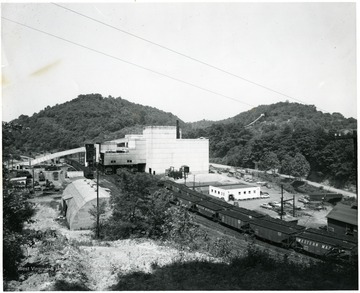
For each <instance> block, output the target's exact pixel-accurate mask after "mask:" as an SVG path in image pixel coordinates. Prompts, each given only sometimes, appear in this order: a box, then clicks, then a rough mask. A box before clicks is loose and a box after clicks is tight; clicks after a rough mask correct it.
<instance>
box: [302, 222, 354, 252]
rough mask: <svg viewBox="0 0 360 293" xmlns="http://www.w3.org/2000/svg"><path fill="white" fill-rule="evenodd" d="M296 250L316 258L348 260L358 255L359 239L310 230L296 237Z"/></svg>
mask: <svg viewBox="0 0 360 293" xmlns="http://www.w3.org/2000/svg"><path fill="white" fill-rule="evenodd" d="M295 248H297V249H300V250H301V251H305V252H307V253H309V254H313V255H316V256H322V257H324V256H333V257H340V258H348V257H350V255H351V254H356V253H357V239H356V238H354V237H350V236H346V235H338V234H335V233H333V232H328V231H321V230H318V229H313V228H309V229H307V230H305V231H304V232H303V233H300V234H299V235H297V236H296V246H295Z"/></svg>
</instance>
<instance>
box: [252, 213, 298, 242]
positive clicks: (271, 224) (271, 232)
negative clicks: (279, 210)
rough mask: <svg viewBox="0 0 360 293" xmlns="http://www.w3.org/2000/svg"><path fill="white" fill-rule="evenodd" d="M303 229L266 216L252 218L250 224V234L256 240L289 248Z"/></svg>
mask: <svg viewBox="0 0 360 293" xmlns="http://www.w3.org/2000/svg"><path fill="white" fill-rule="evenodd" d="M304 229H305V227H302V226H299V225H296V224H292V223H288V222H285V221H282V220H279V219H274V218H271V217H268V216H265V217H263V218H254V219H253V220H252V221H251V222H250V232H251V234H253V235H255V237H256V238H259V239H261V240H265V241H267V242H270V243H273V244H276V245H279V246H282V247H285V248H289V247H290V246H291V245H292V244H293V242H294V241H295V238H296V235H297V234H299V233H300V232H301V231H303V230H304Z"/></svg>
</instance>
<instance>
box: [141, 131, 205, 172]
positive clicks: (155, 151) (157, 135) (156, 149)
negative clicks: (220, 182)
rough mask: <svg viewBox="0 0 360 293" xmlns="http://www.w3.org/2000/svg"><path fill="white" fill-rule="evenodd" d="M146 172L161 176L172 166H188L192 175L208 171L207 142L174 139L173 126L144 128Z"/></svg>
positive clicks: (177, 167)
mask: <svg viewBox="0 0 360 293" xmlns="http://www.w3.org/2000/svg"><path fill="white" fill-rule="evenodd" d="M143 134H144V139H145V140H146V171H147V172H149V173H152V174H154V173H155V174H163V173H165V170H166V169H168V168H169V167H171V166H173V167H174V168H175V169H180V167H181V166H183V165H186V166H189V168H190V172H191V173H193V174H196V173H204V172H206V173H207V172H208V171H209V140H208V139H182V138H176V127H175V126H153V127H146V128H145V130H144V132H143Z"/></svg>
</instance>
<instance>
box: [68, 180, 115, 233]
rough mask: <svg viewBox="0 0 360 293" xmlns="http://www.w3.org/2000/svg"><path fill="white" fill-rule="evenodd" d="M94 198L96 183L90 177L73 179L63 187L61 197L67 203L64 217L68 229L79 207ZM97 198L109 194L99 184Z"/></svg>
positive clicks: (95, 196) (106, 196) (105, 196)
mask: <svg viewBox="0 0 360 293" xmlns="http://www.w3.org/2000/svg"><path fill="white" fill-rule="evenodd" d="M96 198H97V192H96V183H95V182H94V181H93V180H90V179H79V180H75V181H73V182H72V183H70V184H69V185H68V186H67V187H66V188H65V190H64V192H63V196H62V199H63V200H66V202H67V205H68V208H67V212H66V219H67V221H68V223H69V225H70V229H71V227H72V223H73V220H74V218H75V216H76V215H77V213H78V212H79V211H80V210H81V208H82V207H83V206H84V205H85V204H86V203H88V202H90V201H92V200H94V199H96ZM99 198H110V194H109V193H108V192H107V191H106V190H105V189H104V188H102V187H100V186H99Z"/></svg>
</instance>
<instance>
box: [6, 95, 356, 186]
mask: <svg viewBox="0 0 360 293" xmlns="http://www.w3.org/2000/svg"><path fill="white" fill-rule="evenodd" d="M262 114H263V115H262ZM176 120H179V121H180V126H181V128H182V130H183V137H184V138H198V137H207V138H209V140H210V161H212V162H218V163H224V164H229V165H233V166H241V167H247V168H254V167H255V164H256V165H258V166H259V168H260V169H263V170H270V169H278V170H280V171H281V172H284V173H285V174H291V173H292V174H294V175H295V176H296V177H297V176H298V177H308V178H309V179H311V180H315V181H323V180H327V179H328V180H330V182H331V183H332V184H333V185H335V186H337V187H343V186H344V185H346V184H348V183H351V184H354V183H355V178H356V175H355V167H356V165H355V160H354V148H353V141H352V139H344V140H335V133H342V134H343V136H344V135H346V134H347V135H351V134H352V131H353V130H356V129H357V121H356V119H354V118H345V117H343V116H342V115H341V114H340V113H333V114H329V113H323V112H321V111H317V110H316V108H315V106H310V105H302V104H298V103H289V102H281V103H277V104H272V105H260V106H258V107H256V108H253V109H251V110H249V111H247V112H243V113H240V114H239V115H237V116H235V117H232V118H229V119H226V120H222V121H217V122H214V121H207V120H202V121H199V122H194V123H184V122H183V121H181V120H180V119H179V118H178V117H176V116H174V115H173V114H171V113H166V112H163V111H161V110H158V109H156V108H152V107H146V106H142V105H139V104H134V103H131V102H129V101H126V100H124V99H121V98H113V97H108V98H104V97H102V96H101V95H100V94H90V95H80V96H79V97H77V98H76V99H74V100H72V101H70V102H66V103H64V104H61V105H56V106H54V107H49V106H48V107H46V108H45V109H44V110H42V111H40V112H39V113H35V114H34V115H33V116H31V117H29V116H25V115H21V116H20V117H19V118H18V119H16V120H14V121H12V122H13V123H14V124H17V125H22V130H21V131H16V132H14V133H13V135H14V137H15V138H16V140H15V141H16V142H15V144H16V145H15V146H14V147H15V148H16V149H17V152H18V153H20V154H29V155H31V153H37V152H43V151H50V152H54V151H60V150H65V149H71V148H75V147H79V146H83V145H84V144H85V143H91V142H97V141H100V142H102V141H106V140H111V139H115V138H121V137H123V136H124V135H125V134H127V133H141V131H142V128H143V126H145V125H173V126H175V125H176ZM297 162H302V166H300V167H301V168H300V167H299V168H298V169H299V170H297V171H296V170H295V171H296V172H295V171H294V170H292V172H290V171H289V168H290V167H291V166H292V165H294V164H295V165H297ZM304 162H305V163H304ZM307 165H309V166H307ZM296 167H297V166H296Z"/></svg>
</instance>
